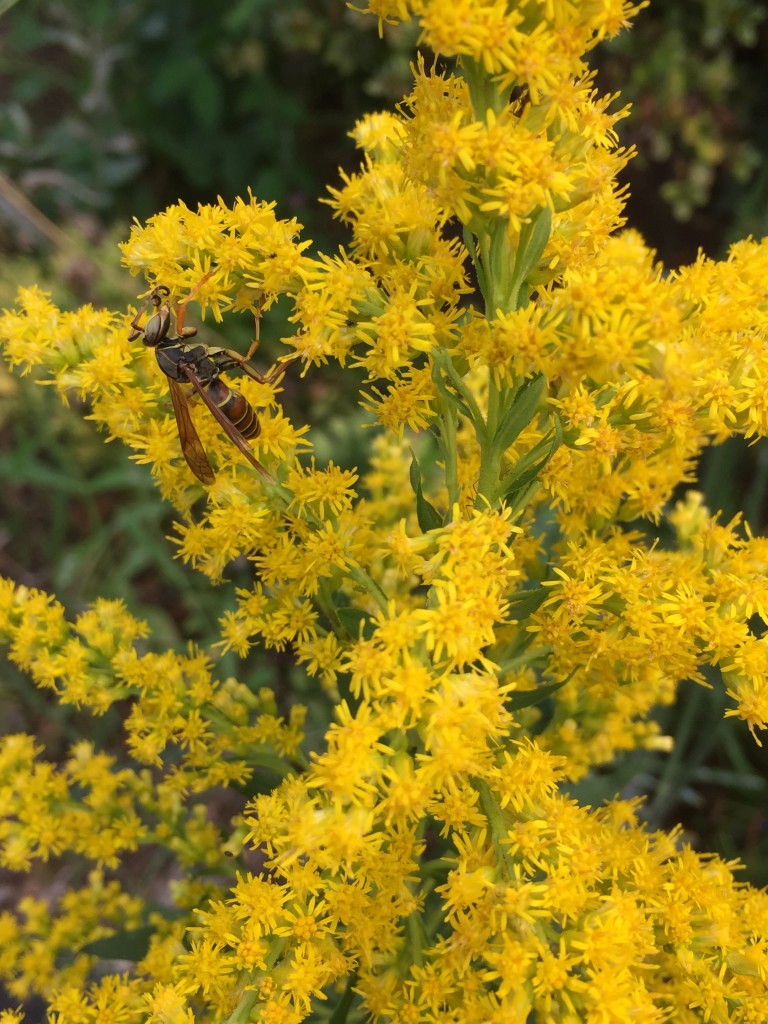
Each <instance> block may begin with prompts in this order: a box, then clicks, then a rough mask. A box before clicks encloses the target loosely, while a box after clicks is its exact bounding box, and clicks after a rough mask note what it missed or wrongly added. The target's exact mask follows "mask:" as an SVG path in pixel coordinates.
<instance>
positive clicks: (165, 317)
mask: <svg viewBox="0 0 768 1024" xmlns="http://www.w3.org/2000/svg"><path fill="white" fill-rule="evenodd" d="M201 283H202V282H201ZM199 287H200V285H197V287H196V288H195V289H193V291H192V292H191V293H190V295H189V296H188V297H187V299H186V300H185V302H184V303H183V304H182V306H181V310H180V311H178V312H177V314H176V336H175V337H172V336H171V308H170V305H169V303H168V296H169V295H170V289H169V288H167V287H166V286H165V285H163V284H159V285H157V287H156V288H154V289H153V291H152V292H150V294H149V295H148V296H147V298H146V299H145V301H144V303H143V305H142V306H141V308H140V309H139V311H138V313H137V314H136V316H135V317H134V318H133V320H132V321H131V327H132V331H131V333H130V334H129V336H128V339H129V341H133V340H135V339H136V338H138V337H140V336H141V337H142V338H143V341H144V344H145V345H147V346H148V347H149V348H153V349H154V350H155V356H156V357H157V363H158V366H159V367H160V369H161V370H162V371H163V373H164V374H165V376H166V378H167V380H168V387H169V389H170V392H171V401H172V403H173V412H174V415H175V417H176V426H177V427H178V430H179V440H180V441H181V451H182V454H183V455H184V458H185V459H186V460H187V465H188V466H189V468H190V469H191V470H192V472H193V473H194V474H195V476H196V477H197V478H198V480H200V481H202V483H204V484H212V483H213V482H214V481H215V479H216V476H215V474H214V472H213V469H212V468H211V464H210V462H209V460H208V456H207V454H206V452H205V449H204V448H203V444H202V441H201V440H200V437H199V435H198V433H197V430H196V429H195V425H194V423H193V421H192V416H191V414H190V411H189V400H188V395H187V391H186V390H185V388H184V387H183V385H187V384H188V385H191V386H192V389H193V391H194V392H197V394H198V395H199V396H200V398H201V399H202V400H203V402H204V403H205V405H206V406H207V407H208V410H209V412H210V413H211V414H212V415H213V416H214V417H215V418H216V420H217V421H218V423H219V424H220V425H221V427H222V429H223V430H224V433H225V434H226V435H227V437H228V438H229V439H230V441H231V442H232V444H234V445H235V447H236V448H238V449H239V450H240V451H241V452H242V453H243V455H244V456H245V457H246V459H248V461H249V462H250V464H251V465H252V466H253V467H254V469H256V470H258V472H259V473H260V474H261V475H262V476H263V477H265V478H266V479H267V480H272V479H273V478H272V476H271V474H270V473H268V472H267V470H266V469H265V468H264V467H263V466H262V464H261V463H260V462H259V461H258V459H257V458H256V457H255V456H254V454H253V451H252V450H251V447H250V445H249V444H248V439H249V438H254V437H258V436H259V434H260V433H261V424H260V423H259V417H258V415H257V414H256V410H255V409H254V408H253V406H252V405H251V404H250V402H248V400H247V399H246V398H245V397H244V396H243V395H242V394H241V393H240V392H239V391H237V390H235V389H234V388H231V387H230V386H229V385H228V384H225V383H224V381H223V380H222V379H221V374H222V373H226V372H228V371H230V370H242V371H243V372H244V373H247V374H248V376H249V377H252V378H253V380H256V381H259V383H261V384H272V383H274V381H276V380H278V379H279V378H280V377H281V376H282V374H283V372H284V368H283V367H282V366H278V367H276V368H275V369H274V370H272V371H271V372H270V373H269V374H267V376H266V377H263V376H262V375H261V374H260V373H258V372H257V371H256V370H255V369H254V368H253V367H252V366H251V365H250V360H251V357H252V356H253V354H254V352H255V351H256V349H257V348H258V345H259V331H258V324H259V317H258V316H257V318H256V325H257V329H256V338H255V340H254V342H253V344H252V345H251V347H250V349H249V350H248V353H247V355H245V356H242V355H240V354H239V353H238V352H235V351H234V350H233V349H229V348H216V347H213V346H211V345H202V344H199V345H193V344H190V342H189V341H188V339H189V338H192V337H194V335H196V334H197V330H196V328H194V327H185V326H184V312H185V307H186V303H187V302H189V299H190V298H191V297H192V295H193V294H194V292H195V291H197V288H199ZM150 302H151V303H152V304H153V305H154V307H155V312H154V313H153V314H152V316H151V317H150V318H149V320H147V322H146V323H145V324H144V326H143V327H142V326H141V324H140V323H139V321H140V319H141V316H142V315H143V313H144V310H145V309H146V308H147V306H148V305H149V303H150Z"/></svg>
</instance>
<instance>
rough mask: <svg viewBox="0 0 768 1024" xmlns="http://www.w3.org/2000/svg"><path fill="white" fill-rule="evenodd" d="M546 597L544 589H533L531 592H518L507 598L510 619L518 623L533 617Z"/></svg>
mask: <svg viewBox="0 0 768 1024" xmlns="http://www.w3.org/2000/svg"><path fill="white" fill-rule="evenodd" d="M546 596H547V588H546V587H535V588H534V589H532V590H518V592H517V593H516V594H512V596H511V597H508V598H507V608H508V610H509V612H510V613H511V615H510V617H511V618H513V619H517V620H518V621H520V620H521V619H527V618H528V616H529V615H533V613H534V612H535V611H536V609H537V608H539V606H540V605H541V604H543V602H544V599H545V597H546Z"/></svg>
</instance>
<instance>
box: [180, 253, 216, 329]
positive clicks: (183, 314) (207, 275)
mask: <svg viewBox="0 0 768 1024" xmlns="http://www.w3.org/2000/svg"><path fill="white" fill-rule="evenodd" d="M215 269H216V268H215V267H211V269H210V270H209V271H208V272H207V273H205V274H203V276H202V277H201V278H200V280H199V281H198V282H197V284H196V285H195V287H194V288H193V289H192V291H191V292H190V293H189V295H187V297H186V299H184V301H183V302H178V303H177V304H176V307H175V309H174V312H175V314H176V334H177V335H178V337H179V338H191V337H192V336H193V335H195V334H197V330H196V328H194V327H185V326H184V321H185V319H186V316H187V303H188V302H191V300H192V299H193V298H194V297H195V295H197V293H198V292H199V291H200V289H201V288H202V287H203V285H204V284H205V282H206V281H208V280H210V278H211V277H212V276H213V272H214V270H215Z"/></svg>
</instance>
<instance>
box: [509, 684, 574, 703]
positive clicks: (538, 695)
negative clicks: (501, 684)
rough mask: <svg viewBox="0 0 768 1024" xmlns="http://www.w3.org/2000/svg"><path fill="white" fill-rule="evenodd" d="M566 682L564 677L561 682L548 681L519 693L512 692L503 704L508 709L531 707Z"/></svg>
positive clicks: (549, 695) (541, 701) (545, 698)
mask: <svg viewBox="0 0 768 1024" xmlns="http://www.w3.org/2000/svg"><path fill="white" fill-rule="evenodd" d="M569 678H570V677H569ZM567 682H568V680H567V679H564V680H563V681H562V683H550V684H549V685H547V686H539V687H538V688H537V689H536V690H522V691H521V692H520V693H514V694H512V696H511V697H510V698H509V699H508V700H506V701H505V704H506V706H507V707H508V708H509V710H510V711H520V710H521V709H522V708H532V707H534V706H535V705H536V704H541V703H543V701H545V700H547V699H548V698H549V697H551V696H552V694H553V693H557V691H558V690H559V689H560V687H561V686H565V684H566V683H567Z"/></svg>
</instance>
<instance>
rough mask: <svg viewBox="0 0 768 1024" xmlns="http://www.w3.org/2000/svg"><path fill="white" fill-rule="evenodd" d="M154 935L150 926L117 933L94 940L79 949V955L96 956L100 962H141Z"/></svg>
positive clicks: (153, 929) (153, 930)
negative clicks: (99, 958)
mask: <svg viewBox="0 0 768 1024" xmlns="http://www.w3.org/2000/svg"><path fill="white" fill-rule="evenodd" d="M154 933H155V928H154V927H153V926H151V925H144V926H143V927H142V928H134V929H133V930H131V931H124V932H117V933H116V934H115V935H109V936H108V937H107V938H104V939H96V940H95V942H89V943H87V945H85V946H81V947H80V952H81V953H87V954H88V955H89V956H98V957H101V959H102V960H142V959H143V958H144V957H145V956H146V955H147V951H148V950H149V940H150V939H151V938H152V936H153V935H154Z"/></svg>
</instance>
